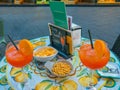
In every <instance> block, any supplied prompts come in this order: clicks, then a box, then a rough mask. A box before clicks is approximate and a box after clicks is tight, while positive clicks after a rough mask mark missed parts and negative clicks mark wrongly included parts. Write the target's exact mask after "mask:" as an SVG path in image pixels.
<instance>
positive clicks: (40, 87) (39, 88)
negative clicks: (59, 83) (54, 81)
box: [35, 82, 52, 90]
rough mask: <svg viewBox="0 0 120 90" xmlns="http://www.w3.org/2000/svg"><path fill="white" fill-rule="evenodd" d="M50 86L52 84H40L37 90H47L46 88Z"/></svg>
mask: <svg viewBox="0 0 120 90" xmlns="http://www.w3.org/2000/svg"><path fill="white" fill-rule="evenodd" d="M50 84H51V83H50V82H40V83H38V84H37V85H36V87H35V90H45V88H46V87H47V86H48V85H50ZM51 90H52V89H51Z"/></svg>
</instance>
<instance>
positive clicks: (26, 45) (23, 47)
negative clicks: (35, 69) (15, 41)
mask: <svg viewBox="0 0 120 90" xmlns="http://www.w3.org/2000/svg"><path fill="white" fill-rule="evenodd" d="M19 49H20V51H21V52H22V53H23V54H24V55H31V54H33V45H32V43H31V42H30V41H29V40H27V39H22V40H20V42H19Z"/></svg>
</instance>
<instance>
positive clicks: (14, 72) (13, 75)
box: [10, 67, 22, 77]
mask: <svg viewBox="0 0 120 90" xmlns="http://www.w3.org/2000/svg"><path fill="white" fill-rule="evenodd" d="M21 70H22V69H21V68H16V67H14V68H12V69H11V71H10V75H11V76H12V77H15V76H16V75H17V74H19V72H21Z"/></svg>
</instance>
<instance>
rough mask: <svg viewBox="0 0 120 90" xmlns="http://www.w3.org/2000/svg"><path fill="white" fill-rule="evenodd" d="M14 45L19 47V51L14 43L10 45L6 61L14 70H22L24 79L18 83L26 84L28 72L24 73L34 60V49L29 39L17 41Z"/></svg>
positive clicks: (8, 45) (7, 48)
mask: <svg viewBox="0 0 120 90" xmlns="http://www.w3.org/2000/svg"><path fill="white" fill-rule="evenodd" d="M14 43H15V44H16V46H17V47H18V50H17V49H16V48H15V46H14V45H13V43H11V42H10V43H8V44H7V47H6V52H5V55H6V60H7V62H8V63H9V64H10V65H12V66H13V67H14V68H15V67H16V68H21V73H22V79H21V80H20V81H17V82H20V83H25V82H26V81H27V79H28V77H27V73H26V71H24V67H25V66H27V65H28V64H29V63H30V62H31V61H32V60H33V47H32V44H31V43H30V42H29V40H27V39H23V40H19V41H15V42H14Z"/></svg>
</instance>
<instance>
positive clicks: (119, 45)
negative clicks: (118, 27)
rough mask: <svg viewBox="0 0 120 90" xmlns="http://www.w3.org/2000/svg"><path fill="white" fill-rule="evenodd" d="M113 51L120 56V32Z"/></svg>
mask: <svg viewBox="0 0 120 90" xmlns="http://www.w3.org/2000/svg"><path fill="white" fill-rule="evenodd" d="M112 51H113V52H114V53H115V54H116V55H117V56H118V57H119V58H120V34H119V35H118V37H117V39H116V40H115V42H114V44H113V47H112Z"/></svg>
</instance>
